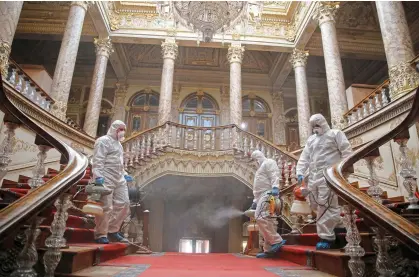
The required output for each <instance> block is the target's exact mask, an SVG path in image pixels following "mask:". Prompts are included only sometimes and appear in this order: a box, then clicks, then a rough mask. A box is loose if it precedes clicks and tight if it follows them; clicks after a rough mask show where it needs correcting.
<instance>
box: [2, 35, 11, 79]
mask: <svg viewBox="0 0 419 277" xmlns="http://www.w3.org/2000/svg"><path fill="white" fill-rule="evenodd" d="M10 51H11V47H10V44H9V43H8V42H7V41H3V40H0V72H1V75H2V76H3V79H4V80H5V79H6V77H7V73H8V69H9V56H10Z"/></svg>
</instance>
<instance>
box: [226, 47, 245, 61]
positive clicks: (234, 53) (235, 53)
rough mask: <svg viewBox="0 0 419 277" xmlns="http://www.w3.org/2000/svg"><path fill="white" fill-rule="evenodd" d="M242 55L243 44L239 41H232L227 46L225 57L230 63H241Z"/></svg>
mask: <svg viewBox="0 0 419 277" xmlns="http://www.w3.org/2000/svg"><path fill="white" fill-rule="evenodd" d="M243 56H244V46H242V45H241V44H240V43H232V44H231V45H230V46H229V47H228V52H227V59H228V61H229V62H230V63H241V62H242V61H243Z"/></svg>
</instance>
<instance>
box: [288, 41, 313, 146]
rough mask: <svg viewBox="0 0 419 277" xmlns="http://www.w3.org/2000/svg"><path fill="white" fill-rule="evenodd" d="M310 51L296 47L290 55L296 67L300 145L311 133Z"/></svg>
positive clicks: (304, 142) (303, 143)
mask: <svg viewBox="0 0 419 277" xmlns="http://www.w3.org/2000/svg"><path fill="white" fill-rule="evenodd" d="M307 58H308V52H306V51H302V50H299V49H294V51H293V53H292V54H291V57H290V62H291V64H292V65H293V67H294V73H295V74H294V75H295V90H296V94H297V112H298V132H299V136H300V146H304V145H305V144H306V142H307V139H308V137H309V136H310V134H311V128H310V124H309V120H310V102H309V98H308V86H307V76H306V65H307Z"/></svg>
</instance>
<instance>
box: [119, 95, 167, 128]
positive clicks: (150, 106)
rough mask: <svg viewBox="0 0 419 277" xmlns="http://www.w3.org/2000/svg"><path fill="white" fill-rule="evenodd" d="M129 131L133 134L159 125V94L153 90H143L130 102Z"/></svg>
mask: <svg viewBox="0 0 419 277" xmlns="http://www.w3.org/2000/svg"><path fill="white" fill-rule="evenodd" d="M128 107H129V113H128V116H127V122H128V131H129V132H130V133H131V134H135V133H137V132H141V131H143V130H147V129H150V128H153V127H155V126H156V125H157V120H158V109H159V94H158V93H157V92H155V91H152V90H141V91H139V92H137V93H136V94H134V96H132V97H131V99H130V100H129V101H128Z"/></svg>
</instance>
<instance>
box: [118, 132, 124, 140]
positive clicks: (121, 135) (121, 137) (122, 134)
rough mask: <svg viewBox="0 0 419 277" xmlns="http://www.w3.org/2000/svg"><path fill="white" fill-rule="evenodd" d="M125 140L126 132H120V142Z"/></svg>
mask: <svg viewBox="0 0 419 277" xmlns="http://www.w3.org/2000/svg"><path fill="white" fill-rule="evenodd" d="M124 139H125V131H120V132H118V140H119V141H123V140H124Z"/></svg>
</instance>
